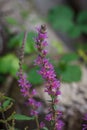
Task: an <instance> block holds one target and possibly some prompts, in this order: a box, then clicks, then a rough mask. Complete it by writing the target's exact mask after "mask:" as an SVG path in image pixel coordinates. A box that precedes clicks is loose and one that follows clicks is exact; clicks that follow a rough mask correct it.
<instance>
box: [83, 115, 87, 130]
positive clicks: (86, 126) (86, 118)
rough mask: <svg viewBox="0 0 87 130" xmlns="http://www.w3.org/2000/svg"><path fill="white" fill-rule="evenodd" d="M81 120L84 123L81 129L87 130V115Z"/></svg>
mask: <svg viewBox="0 0 87 130" xmlns="http://www.w3.org/2000/svg"><path fill="white" fill-rule="evenodd" d="M83 120H84V121H85V122H86V123H84V124H83V125H82V127H83V128H82V130H87V114H85V116H84V118H83Z"/></svg>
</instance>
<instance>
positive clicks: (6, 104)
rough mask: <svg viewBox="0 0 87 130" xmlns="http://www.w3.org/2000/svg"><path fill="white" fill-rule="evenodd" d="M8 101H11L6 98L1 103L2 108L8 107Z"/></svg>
mask: <svg viewBox="0 0 87 130" xmlns="http://www.w3.org/2000/svg"><path fill="white" fill-rule="evenodd" d="M10 102H11V100H6V101H4V103H3V104H2V107H3V108H6V107H8V106H9V104H10Z"/></svg>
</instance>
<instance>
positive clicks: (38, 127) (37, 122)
mask: <svg viewBox="0 0 87 130" xmlns="http://www.w3.org/2000/svg"><path fill="white" fill-rule="evenodd" d="M35 120H36V125H37V130H40V126H39V121H38V116H35Z"/></svg>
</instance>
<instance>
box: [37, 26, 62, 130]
mask: <svg viewBox="0 0 87 130" xmlns="http://www.w3.org/2000/svg"><path fill="white" fill-rule="evenodd" d="M37 31H38V36H37V37H36V38H35V43H36V48H37V50H38V53H39V54H38V57H37V59H36V60H35V65H38V66H39V67H40V70H39V71H38V73H39V74H40V75H41V76H42V78H43V79H44V81H45V92H47V93H48V95H49V96H50V97H51V101H50V102H51V103H50V107H49V108H48V110H49V113H48V114H47V115H46V117H45V119H46V120H47V121H49V122H50V128H51V129H52V130H61V129H62V127H63V125H64V124H63V122H62V121H61V120H60V118H61V115H62V113H61V112H60V111H58V110H57V105H58V96H59V95H60V94H61V92H60V81H59V80H58V79H57V78H56V74H55V70H54V67H53V66H52V64H51V63H50V62H49V59H47V58H46V55H47V50H45V49H44V48H45V47H46V46H47V45H48V43H47V41H46V39H47V37H48V36H47V32H46V26H45V25H41V27H40V28H37Z"/></svg>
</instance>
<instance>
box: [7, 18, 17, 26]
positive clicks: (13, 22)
mask: <svg viewBox="0 0 87 130" xmlns="http://www.w3.org/2000/svg"><path fill="white" fill-rule="evenodd" d="M5 20H6V22H7V23H8V24H10V25H17V24H18V22H17V20H16V19H15V18H12V17H6V18H5Z"/></svg>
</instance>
